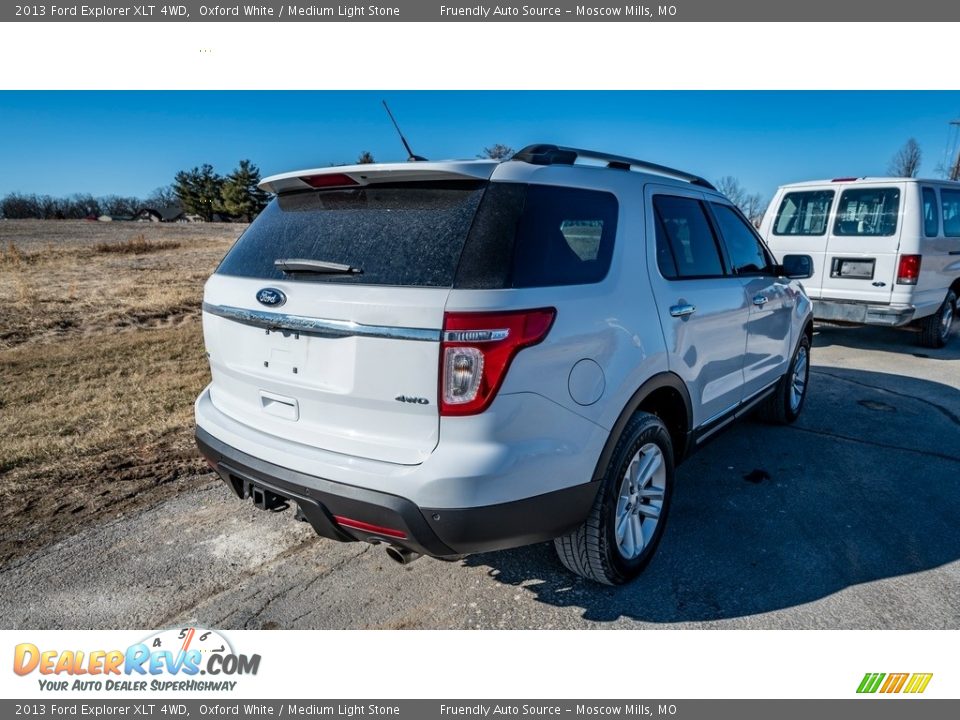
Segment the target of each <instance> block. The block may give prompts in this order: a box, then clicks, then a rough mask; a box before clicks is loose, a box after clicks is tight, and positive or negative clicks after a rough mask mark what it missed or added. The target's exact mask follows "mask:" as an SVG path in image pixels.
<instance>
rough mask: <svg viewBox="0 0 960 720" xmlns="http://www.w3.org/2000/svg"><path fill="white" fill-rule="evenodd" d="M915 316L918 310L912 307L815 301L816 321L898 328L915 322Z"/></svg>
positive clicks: (843, 301) (842, 301) (814, 312)
mask: <svg viewBox="0 0 960 720" xmlns="http://www.w3.org/2000/svg"><path fill="white" fill-rule="evenodd" d="M915 314H916V308H914V307H913V306H912V305H872V304H870V303H863V302H853V301H846V300H814V301H813V317H814V319H815V320H827V321H831V322H843V323H853V324H856V325H883V326H886V327H898V326H900V325H906V324H907V323H909V322H910V321H911V320H913V318H914V315H915Z"/></svg>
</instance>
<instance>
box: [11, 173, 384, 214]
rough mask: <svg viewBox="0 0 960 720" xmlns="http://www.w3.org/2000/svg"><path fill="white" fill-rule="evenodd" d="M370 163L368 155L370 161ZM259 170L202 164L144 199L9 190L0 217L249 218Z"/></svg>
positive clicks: (256, 199)
mask: <svg viewBox="0 0 960 720" xmlns="http://www.w3.org/2000/svg"><path fill="white" fill-rule="evenodd" d="M371 162H372V159H371ZM259 183H260V170H259V168H258V167H257V166H256V165H254V164H253V163H252V162H251V161H249V160H241V161H240V163H239V164H238V165H237V167H236V168H235V169H234V170H233V171H232V172H231V173H229V174H227V175H220V174H219V173H217V172H216V171H215V170H214V169H213V166H212V165H209V164H204V165H200V166H199V167H194V168H192V169H190V170H181V171H180V172H178V173H177V174H176V175H175V176H174V180H173V184H172V185H169V186H164V187H159V188H157V189H156V190H154V191H153V192H152V193H150V195H148V196H147V197H145V198H139V197H133V196H121V195H105V196H99V197H98V196H94V195H91V194H89V193H77V194H74V195H69V196H66V197H54V196H52V195H39V194H36V193H17V192H12V193H8V194H7V195H6V196H4V197H3V198H0V217H4V218H10V219H16V220H19V219H32V218H35V219H39V220H82V219H84V218H90V217H100V216H102V215H109V216H110V217H115V218H133V217H134V216H135V215H136V214H137V213H138V212H140V210H142V209H144V208H150V209H153V210H161V209H164V208H168V207H179V208H180V209H181V210H183V212H185V213H187V214H191V215H197V216H199V217H200V218H202V219H203V220H205V221H207V222H211V221H214V220H223V221H241V222H250V221H251V220H252V219H253V218H254V217H256V215H257V214H258V213H259V212H260V211H261V210H263V208H264V207H265V206H266V204H267V202H268V201H269V199H270V197H269V195H268V193H266V192H264V191H263V190H261V189H260V188H258V187H257V185H258V184H259Z"/></svg>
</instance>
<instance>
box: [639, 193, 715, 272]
mask: <svg viewBox="0 0 960 720" xmlns="http://www.w3.org/2000/svg"><path fill="white" fill-rule="evenodd" d="M653 207H654V211H655V213H656V219H657V248H658V251H657V261H658V264H659V267H660V273H661V274H662V275H663V276H664V277H665V278H668V279H673V278H692V277H716V276H719V275H723V274H724V272H723V263H722V262H721V261H720V251H719V249H718V247H717V238H716V236H715V235H714V232H713V228H712V227H711V226H710V221H709V220H708V219H707V213H706V208H704V206H703V203H701V202H700V201H699V200H695V199H693V198H685V197H677V196H674V195H656V196H655V197H654V198H653ZM662 247H667V248H669V250H670V253H669V255H668V256H667V257H670V258H671V259H672V260H673V262H672V263H669V262H664V257H663V253H661V252H660V248H662Z"/></svg>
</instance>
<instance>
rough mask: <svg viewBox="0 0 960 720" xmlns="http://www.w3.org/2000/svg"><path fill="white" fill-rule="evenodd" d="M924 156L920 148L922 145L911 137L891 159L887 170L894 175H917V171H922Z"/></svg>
mask: <svg viewBox="0 0 960 720" xmlns="http://www.w3.org/2000/svg"><path fill="white" fill-rule="evenodd" d="M922 158H923V153H922V152H921V150H920V145H919V144H918V143H917V141H916V140H915V139H914V138H910V139H909V140H907V141H906V142H905V143H904V144H903V147H902V148H900V149H899V150H897V154H896V155H894V156H893V157H892V158H891V159H890V165H889V167H888V168H887V172H889V173H890V175H892V176H893V177H909V178H912V177H916V176H917V173H918V172H920V161H921V160H922Z"/></svg>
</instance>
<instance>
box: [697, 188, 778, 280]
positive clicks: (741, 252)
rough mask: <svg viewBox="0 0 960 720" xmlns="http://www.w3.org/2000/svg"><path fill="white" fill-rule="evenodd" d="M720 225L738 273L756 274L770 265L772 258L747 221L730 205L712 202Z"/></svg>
mask: <svg viewBox="0 0 960 720" xmlns="http://www.w3.org/2000/svg"><path fill="white" fill-rule="evenodd" d="M710 206H711V207H712V208H713V214H714V216H715V217H716V218H717V225H719V226H720V236H721V237H722V238H723V242H724V244H725V245H726V246H727V252H728V253H730V265H731V269H732V270H733V272H734V273H735V274H737V275H756V274H758V273H762V272H764V271H765V270H766V269H767V268H768V267H769V266H770V258H768V257H767V253H766V252H765V251H764V249H763V245H762V244H761V243H760V239H759V238H758V237H757V236H756V235H755V234H754V232H753V229H752V228H751V227H750V225H748V224H747V221H746V220H744V219H743V217H742V216H741V215H740V213H738V212H737V211H736V210H734V209H733V208H732V207H730V206H729V205H721V204H719V203H710Z"/></svg>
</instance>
